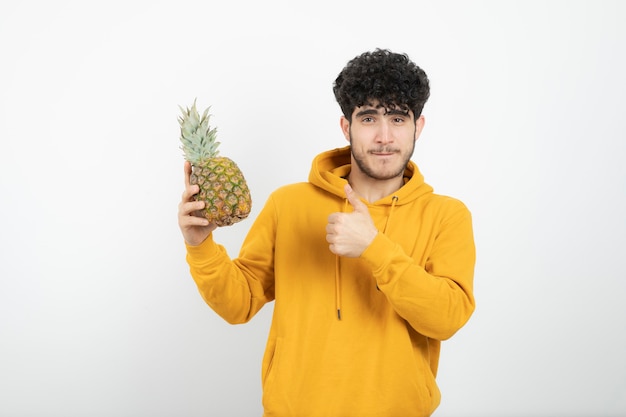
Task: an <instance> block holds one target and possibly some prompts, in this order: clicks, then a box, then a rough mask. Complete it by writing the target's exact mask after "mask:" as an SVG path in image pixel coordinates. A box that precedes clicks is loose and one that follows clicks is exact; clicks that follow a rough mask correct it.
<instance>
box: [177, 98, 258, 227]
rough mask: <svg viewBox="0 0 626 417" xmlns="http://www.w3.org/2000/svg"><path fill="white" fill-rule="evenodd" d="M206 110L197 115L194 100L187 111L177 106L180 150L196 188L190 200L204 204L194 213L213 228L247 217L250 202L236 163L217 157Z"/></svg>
mask: <svg viewBox="0 0 626 417" xmlns="http://www.w3.org/2000/svg"><path fill="white" fill-rule="evenodd" d="M209 109H210V108H207V109H206V110H205V111H204V113H203V114H202V116H200V114H199V113H198V110H197V109H196V102H195V100H194V102H193V106H192V107H191V108H187V109H186V110H185V109H183V108H182V107H181V111H182V113H183V114H182V116H181V117H180V118H179V119H178V121H179V123H180V131H181V136H180V139H181V142H182V146H181V148H182V150H183V152H184V156H185V159H186V160H187V161H189V162H190V163H191V166H192V172H191V177H190V179H189V181H190V183H191V184H192V185H194V184H197V185H198V187H199V188H200V191H199V192H198V194H196V195H195V196H194V198H195V199H196V201H204V202H205V208H204V210H201V211H200V212H197V214H198V215H201V216H203V217H205V218H206V219H208V220H209V222H211V223H215V224H216V225H217V226H220V227H221V226H230V225H232V224H234V223H237V222H239V221H241V220H243V219H245V218H246V217H248V215H249V214H250V210H251V208H252V199H251V197H250V190H249V188H248V184H247V183H246V180H245V178H244V176H243V173H242V172H241V170H240V169H239V167H238V166H237V164H236V163H235V162H234V161H233V160H231V159H230V158H227V157H224V156H219V152H218V149H217V147H218V145H219V142H217V141H216V138H217V129H216V128H211V126H210V125H209V119H210V116H211V115H210V114H209Z"/></svg>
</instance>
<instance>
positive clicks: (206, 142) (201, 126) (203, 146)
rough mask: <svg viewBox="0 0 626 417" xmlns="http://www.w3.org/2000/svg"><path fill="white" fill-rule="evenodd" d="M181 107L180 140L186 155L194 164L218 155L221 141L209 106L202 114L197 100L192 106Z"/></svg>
mask: <svg viewBox="0 0 626 417" xmlns="http://www.w3.org/2000/svg"><path fill="white" fill-rule="evenodd" d="M178 108H180V110H181V112H182V115H181V116H179V117H178V123H179V124H180V141H181V142H182V145H181V147H180V148H181V149H182V151H183V153H184V157H185V159H186V160H187V161H189V162H191V163H192V165H198V164H199V163H200V162H201V161H205V160H207V159H209V158H214V157H216V156H218V154H219V151H218V150H217V148H218V146H219V144H220V143H219V142H217V141H216V139H217V128H211V125H210V124H209V121H210V119H211V115H210V114H209V110H210V109H211V107H210V106H209V107H208V108H207V109H206V110H204V112H203V113H202V116H200V113H199V112H198V109H197V108H196V100H194V101H193V105H192V106H191V108H189V107H188V108H186V109H184V108H183V107H181V106H178Z"/></svg>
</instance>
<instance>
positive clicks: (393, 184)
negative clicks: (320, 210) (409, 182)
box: [348, 169, 404, 203]
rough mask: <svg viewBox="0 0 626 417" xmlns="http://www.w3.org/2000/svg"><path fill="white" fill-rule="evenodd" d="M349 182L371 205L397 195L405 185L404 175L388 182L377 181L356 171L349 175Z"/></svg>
mask: <svg viewBox="0 0 626 417" xmlns="http://www.w3.org/2000/svg"><path fill="white" fill-rule="evenodd" d="M348 182H349V183H350V186H351V187H352V189H353V190H354V191H355V192H356V193H357V194H358V195H359V196H361V197H363V198H364V199H365V200H367V201H368V202H369V203H373V202H374V201H378V200H380V199H381V198H383V197H387V196H388V195H391V194H393V193H395V192H396V191H398V190H399V189H400V188H401V187H402V186H403V185H404V179H403V176H402V175H400V176H398V177H394V178H390V179H388V180H377V179H374V178H370V177H368V176H366V175H364V174H363V173H359V172H358V171H356V170H354V169H353V170H352V171H350V174H348Z"/></svg>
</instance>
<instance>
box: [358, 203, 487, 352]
mask: <svg viewBox="0 0 626 417" xmlns="http://www.w3.org/2000/svg"><path fill="white" fill-rule="evenodd" d="M361 257H362V258H363V259H364V260H365V261H366V262H368V263H369V265H370V266H371V268H372V273H373V276H374V279H375V280H376V283H377V285H378V288H379V289H380V290H381V291H382V292H383V293H384V294H385V295H386V296H387V299H388V300H389V302H390V303H391V304H392V305H393V307H394V309H395V310H396V312H397V313H398V314H399V315H400V316H401V317H403V318H404V319H405V320H407V321H408V322H409V324H410V325H411V326H412V327H413V328H414V329H415V330H416V331H418V332H419V333H421V334H423V335H425V336H427V337H430V338H433V339H437V340H445V339H448V338H450V337H452V335H454V333H456V332H457V331H458V330H459V329H460V328H461V327H462V326H463V325H464V324H465V323H466V322H467V320H469V318H470V316H471V315H472V313H473V311H474V308H475V302H474V295H473V278H474V265H475V260H476V253H475V246H474V237H473V230H472V219H471V214H470V212H469V210H467V208H466V207H465V206H464V205H463V204H462V203H460V202H459V204H455V205H454V209H453V210H451V211H450V214H448V215H446V216H445V217H444V218H442V220H441V221H440V223H439V226H438V228H437V230H436V233H435V234H434V240H433V243H432V245H430V249H429V251H428V255H427V257H426V262H425V264H424V265H423V266H422V265H420V264H419V263H418V262H417V261H416V260H415V259H413V258H412V257H411V256H409V255H407V254H406V252H405V251H404V250H403V248H402V247H401V246H400V245H399V244H396V243H394V242H393V241H392V240H390V239H389V238H388V237H387V236H385V235H384V234H383V233H380V232H379V233H378V235H377V236H376V238H375V239H374V241H373V242H372V244H371V245H370V246H369V247H368V248H367V249H366V250H365V252H363V254H362V255H361Z"/></svg>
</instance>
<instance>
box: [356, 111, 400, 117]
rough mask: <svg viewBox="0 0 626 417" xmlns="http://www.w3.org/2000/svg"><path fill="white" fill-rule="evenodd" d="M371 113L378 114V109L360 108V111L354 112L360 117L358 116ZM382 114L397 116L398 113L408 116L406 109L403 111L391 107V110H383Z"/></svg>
mask: <svg viewBox="0 0 626 417" xmlns="http://www.w3.org/2000/svg"><path fill="white" fill-rule="evenodd" d="M371 114H374V115H377V114H378V109H365V110H361V111H360V112H358V113H357V114H356V116H357V117H360V116H365V115H371ZM384 115H385V116H386V115H391V116H398V115H400V116H408V115H409V112H408V110H406V111H403V110H398V109H391V110H385V113H384Z"/></svg>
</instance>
